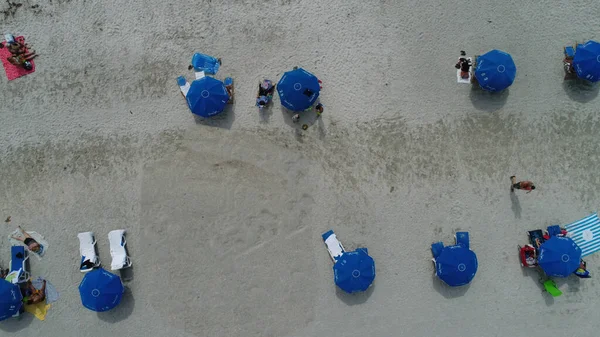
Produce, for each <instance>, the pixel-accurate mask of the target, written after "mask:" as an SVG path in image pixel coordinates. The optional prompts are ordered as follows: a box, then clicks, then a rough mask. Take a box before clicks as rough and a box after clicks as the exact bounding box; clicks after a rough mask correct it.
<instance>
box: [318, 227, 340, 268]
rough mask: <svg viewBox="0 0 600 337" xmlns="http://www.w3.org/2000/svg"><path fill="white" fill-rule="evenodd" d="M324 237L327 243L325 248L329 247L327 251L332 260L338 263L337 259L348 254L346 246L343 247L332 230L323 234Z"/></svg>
mask: <svg viewBox="0 0 600 337" xmlns="http://www.w3.org/2000/svg"><path fill="white" fill-rule="evenodd" d="M322 237H323V241H325V246H327V251H328V252H329V255H330V256H331V259H332V260H333V262H336V261H337V259H338V258H339V257H340V256H342V254H344V253H345V252H346V250H345V249H344V246H342V243H341V242H340V241H338V239H337V237H336V235H335V233H333V231H332V230H331V231H328V232H325V233H323V235H322Z"/></svg>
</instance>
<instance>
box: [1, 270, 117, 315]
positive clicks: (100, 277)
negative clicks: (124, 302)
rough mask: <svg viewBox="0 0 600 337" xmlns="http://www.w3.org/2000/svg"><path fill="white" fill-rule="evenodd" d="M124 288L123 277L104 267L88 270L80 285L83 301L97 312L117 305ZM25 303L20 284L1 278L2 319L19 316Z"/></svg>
mask: <svg viewBox="0 0 600 337" xmlns="http://www.w3.org/2000/svg"><path fill="white" fill-rule="evenodd" d="M124 290H125V288H124V286H123V283H122V282H121V278H120V277H119V276H117V275H115V274H113V273H110V272H108V271H106V270H104V269H102V268H98V269H94V270H92V271H90V272H88V273H87V274H86V275H85V276H84V278H83V280H82V281H81V284H80V285H79V295H80V297H81V303H82V304H83V306H84V307H86V308H88V309H90V310H92V311H97V312H101V311H107V310H110V309H113V308H114V307H116V306H117V305H118V304H119V303H120V302H121V298H122V297H123V292H124ZM23 305H24V303H23V295H22V292H21V289H20V288H19V285H18V284H16V283H12V282H9V281H7V280H4V279H0V321H2V320H5V319H8V318H11V317H15V316H18V314H19V312H20V311H21V308H22V306H23Z"/></svg>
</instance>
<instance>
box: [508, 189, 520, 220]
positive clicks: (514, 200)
mask: <svg viewBox="0 0 600 337" xmlns="http://www.w3.org/2000/svg"><path fill="white" fill-rule="evenodd" d="M509 193H510V202H511V204H512V206H511V209H512V211H513V213H515V218H517V219H521V203H520V202H519V197H518V196H517V194H516V193H515V192H509Z"/></svg>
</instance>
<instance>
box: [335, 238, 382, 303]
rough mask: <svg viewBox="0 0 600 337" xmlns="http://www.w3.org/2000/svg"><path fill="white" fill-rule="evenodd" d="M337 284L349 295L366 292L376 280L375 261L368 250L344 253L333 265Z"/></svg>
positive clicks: (361, 249) (360, 249) (362, 249)
mask: <svg viewBox="0 0 600 337" xmlns="http://www.w3.org/2000/svg"><path fill="white" fill-rule="evenodd" d="M333 275H334V279H335V284H336V285H337V286H338V287H340V288H341V289H342V290H343V291H345V292H347V293H354V292H357V291H365V290H367V288H369V286H370V285H371V283H373V280H374V279H375V261H374V260H373V258H372V257H370V256H369V253H368V251H367V249H366V248H359V249H357V250H355V251H353V252H349V253H344V254H342V256H340V257H339V258H338V260H337V262H336V263H335V264H334V265H333Z"/></svg>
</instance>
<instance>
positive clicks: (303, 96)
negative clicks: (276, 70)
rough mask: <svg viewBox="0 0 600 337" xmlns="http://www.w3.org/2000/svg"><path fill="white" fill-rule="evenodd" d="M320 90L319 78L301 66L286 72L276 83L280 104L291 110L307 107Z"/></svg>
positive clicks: (311, 103)
mask: <svg viewBox="0 0 600 337" xmlns="http://www.w3.org/2000/svg"><path fill="white" fill-rule="evenodd" d="M320 90H321V87H320V85H319V79H318V78H317V77H316V76H315V75H313V74H311V73H309V72H308V71H306V70H304V69H302V68H298V69H296V70H292V71H288V72H286V73H285V74H283V77H281V79H280V80H279V82H278V83H277V93H279V99H280V100H281V104H282V105H283V106H284V107H286V108H287V109H289V110H292V111H302V110H306V109H308V108H309V107H310V106H311V105H313V103H315V101H316V100H317V98H318V97H319V91H320Z"/></svg>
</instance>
